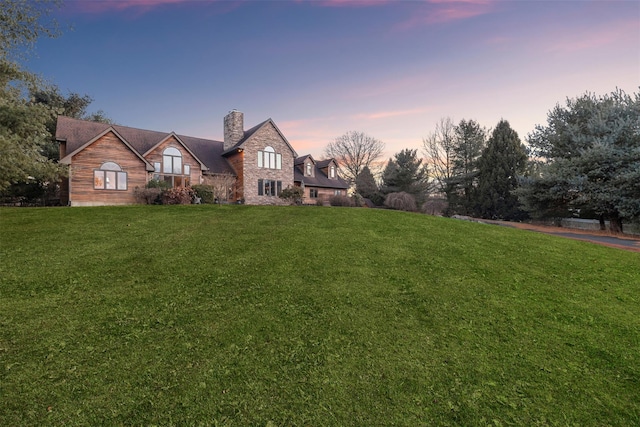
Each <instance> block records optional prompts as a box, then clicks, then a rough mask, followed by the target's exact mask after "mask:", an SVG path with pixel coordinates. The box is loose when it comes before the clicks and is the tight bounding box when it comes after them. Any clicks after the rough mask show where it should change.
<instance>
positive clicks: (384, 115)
mask: <svg viewBox="0 0 640 427" xmlns="http://www.w3.org/2000/svg"><path fill="white" fill-rule="evenodd" d="M427 111H428V109H427V108H413V109H411V110H391V111H379V112H377V113H362V114H356V115H354V116H352V117H353V118H354V119H357V120H360V119H365V120H378V119H388V118H390V117H399V116H411V115H414V114H423V113H425V112H427Z"/></svg>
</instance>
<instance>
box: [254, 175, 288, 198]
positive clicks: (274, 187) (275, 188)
mask: <svg viewBox="0 0 640 427" xmlns="http://www.w3.org/2000/svg"><path fill="white" fill-rule="evenodd" d="M281 192H282V181H274V180H272V179H259V180H258V196H277V195H279V194H280V193H281Z"/></svg>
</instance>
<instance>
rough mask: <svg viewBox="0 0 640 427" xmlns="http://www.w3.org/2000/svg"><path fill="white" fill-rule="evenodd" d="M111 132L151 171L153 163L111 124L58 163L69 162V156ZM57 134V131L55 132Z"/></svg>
mask: <svg viewBox="0 0 640 427" xmlns="http://www.w3.org/2000/svg"><path fill="white" fill-rule="evenodd" d="M109 132H112V133H113V134H114V135H115V136H116V137H117V138H118V139H119V140H120V141H122V143H123V144H124V145H126V146H127V147H128V148H129V149H130V150H131V152H132V153H133V154H135V155H136V156H137V157H138V158H139V159H140V160H141V161H142V163H144V164H145V166H146V170H148V171H153V165H152V164H151V163H149V162H148V161H147V160H146V159H145V158H144V157H143V156H142V155H141V154H140V153H139V152H138V151H136V149H135V148H133V147H132V146H131V144H129V143H128V142H127V140H126V139H124V138H123V137H122V135H120V134H119V133H118V131H116V130H115V129H114V128H113V126H109V127H108V128H106V129H105V130H104V131H102V132H100V133H99V134H98V135H96V136H95V137H93V138H91V139H90V140H89V141H87V142H86V143H84V144H83V145H81V146H79V147H77V148H76V149H75V150H73V151H72V152H71V153H69V154H67V155H66V156H64V157H63V158H62V159H60V163H62V164H67V165H68V164H70V163H71V158H72V157H73V156H75V155H76V154H77V153H79V152H80V151H82V150H84V149H85V148H87V147H88V146H90V145H91V144H93V143H94V142H96V141H97V140H98V139H100V138H102V137H103V136H104V135H106V134H107V133H109ZM56 134H57V132H56Z"/></svg>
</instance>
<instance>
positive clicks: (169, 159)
mask: <svg viewBox="0 0 640 427" xmlns="http://www.w3.org/2000/svg"><path fill="white" fill-rule="evenodd" d="M153 167H154V169H155V173H154V175H153V179H155V180H158V181H165V182H168V183H169V185H170V186H171V187H188V186H189V185H190V184H191V179H190V178H191V177H190V175H191V167H190V166H189V165H183V163H182V153H180V150H178V149H177V148H175V147H168V148H167V149H165V150H164V151H163V152H162V167H160V162H155V163H154V164H153ZM160 171H162V174H160Z"/></svg>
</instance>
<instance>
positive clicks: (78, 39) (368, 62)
mask: <svg viewBox="0 0 640 427" xmlns="http://www.w3.org/2000/svg"><path fill="white" fill-rule="evenodd" d="M54 17H55V18H56V19H57V20H58V22H59V23H60V25H61V29H62V30H63V32H62V35H61V36H60V37H58V38H54V39H40V40H39V41H38V43H37V44H36V47H35V53H34V54H32V55H31V57H30V58H29V60H28V62H27V64H26V68H27V69H29V70H30V71H32V72H36V73H38V74H40V75H42V76H43V77H44V78H45V79H46V80H47V81H49V82H50V83H52V84H55V85H57V86H58V87H59V88H60V90H61V91H62V92H63V93H68V92H75V93H79V94H81V95H84V94H86V95H89V96H91V97H92V98H93V100H94V101H93V103H92V104H91V105H90V107H89V110H90V111H97V110H103V111H104V112H105V113H106V115H107V116H108V117H109V118H111V119H112V120H114V122H115V123H117V124H120V125H124V126H131V127H135V128H142V129H150V130H156V131H163V132H171V131H175V132H176V133H178V134H182V135H189V136H196V137H202V138H209V139H215V140H221V139H222V135H223V129H222V123H223V117H224V116H225V115H226V114H227V113H228V112H229V111H230V110H232V109H237V110H239V111H242V112H243V113H244V122H245V129H248V128H250V127H252V126H254V125H256V124H258V123H260V122H262V121H264V120H266V119H268V118H272V119H273V120H274V122H275V123H276V125H277V126H278V127H279V128H280V130H281V131H282V133H283V134H284V135H285V137H286V138H287V139H288V141H289V142H290V143H291V144H292V145H293V147H294V148H295V149H296V151H297V152H298V154H299V155H303V154H311V155H312V156H314V158H316V159H321V158H323V150H324V148H325V147H326V146H327V144H329V143H330V142H332V141H333V140H334V139H335V138H337V137H339V136H341V135H343V134H344V133H345V132H347V131H352V130H355V131H361V132H364V133H366V134H368V135H370V136H372V137H374V138H377V139H379V140H381V141H383V142H384V143H385V154H384V156H385V158H389V157H391V156H392V155H393V154H394V153H397V152H399V151H401V150H402V149H406V148H409V149H418V150H421V147H422V141H423V139H424V138H426V137H428V136H429V134H430V133H431V132H433V131H434V129H435V126H436V123H437V122H438V121H439V120H440V119H441V118H443V117H450V118H452V119H453V120H454V122H456V123H457V122H459V121H460V120H462V119H465V120H469V119H473V120H476V121H478V122H479V123H480V124H481V125H482V126H484V127H486V128H488V129H491V128H493V127H495V125H496V124H497V123H498V121H500V120H501V119H505V120H508V121H509V123H510V124H511V127H512V128H513V129H515V130H516V131H517V132H518V134H519V136H520V138H521V139H522V140H523V142H525V141H526V137H527V134H529V133H530V132H532V131H533V130H534V128H535V126H536V125H537V124H542V125H544V124H545V123H546V118H547V113H548V112H549V110H551V109H552V108H553V107H554V106H555V105H556V104H561V105H563V104H564V103H565V102H566V99H567V98H575V97H578V96H580V95H582V94H584V93H586V92H591V93H595V94H599V95H604V94H607V93H610V92H612V91H614V90H615V89H616V88H619V89H622V90H624V91H626V92H627V93H634V92H638V90H639V86H640V1H636V0H634V1H616V0H598V1H588V0H564V1H554V0H535V1H526V0H501V1H494V0H413V1H385V0H360V1H349V0H313V1H308V0H290V1H286V0H282V1H268V0H262V1H257V0H255V1H231V0H217V1H193V0H192V1H184V0H99V1H88V0H85V1H79V0H66V1H65V2H64V3H63V6H62V7H61V8H60V9H59V10H57V11H56V12H55V13H54Z"/></svg>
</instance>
